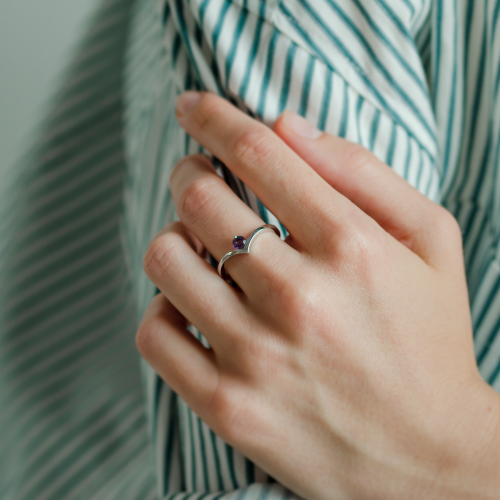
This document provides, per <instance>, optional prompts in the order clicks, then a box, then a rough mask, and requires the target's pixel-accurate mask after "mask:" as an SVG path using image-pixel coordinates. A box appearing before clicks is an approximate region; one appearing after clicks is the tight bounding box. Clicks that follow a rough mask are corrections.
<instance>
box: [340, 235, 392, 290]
mask: <svg viewBox="0 0 500 500" xmlns="http://www.w3.org/2000/svg"><path fill="white" fill-rule="evenodd" d="M338 251H339V254H338V255H339V257H340V259H339V262H341V263H342V266H343V267H344V269H346V270H348V272H349V274H356V275H357V276H359V277H360V278H361V280H362V281H363V282H364V283H365V284H368V283H370V282H372V281H373V278H374V274H375V272H376V270H377V269H378V268H379V264H380V260H381V258H382V256H383V243H382V241H381V239H380V238H378V237H376V236H375V235H373V234H370V232H367V231H363V230H362V229H360V228H350V230H349V231H348V232H346V233H345V234H344V235H343V236H342V238H341V242H340V245H339V248H338Z"/></svg>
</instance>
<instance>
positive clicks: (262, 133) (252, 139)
mask: <svg viewBox="0 0 500 500" xmlns="http://www.w3.org/2000/svg"><path fill="white" fill-rule="evenodd" d="M273 142H274V141H273V139H272V137H271V136H270V133H269V131H267V130H265V129H263V128H261V127H259V129H258V130H248V131H245V132H243V134H242V135H241V136H240V137H238V139H237V140H236V142H235V144H234V151H233V153H234V156H235V159H236V161H237V162H238V163H243V164H245V165H255V164H260V163H266V164H267V163H269V162H272V163H275V160H276V147H275V145H274V144H273Z"/></svg>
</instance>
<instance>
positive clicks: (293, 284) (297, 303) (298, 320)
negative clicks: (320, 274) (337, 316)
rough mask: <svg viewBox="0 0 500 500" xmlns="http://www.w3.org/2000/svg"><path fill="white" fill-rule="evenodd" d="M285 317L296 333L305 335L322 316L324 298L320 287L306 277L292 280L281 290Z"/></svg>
mask: <svg viewBox="0 0 500 500" xmlns="http://www.w3.org/2000/svg"><path fill="white" fill-rule="evenodd" d="M280 297H281V301H282V305H281V309H282V310H283V317H285V318H287V320H288V322H289V324H290V327H291V328H293V330H294V331H296V332H298V333H301V334H304V333H305V332H307V330H308V329H309V328H311V325H313V324H314V319H315V318H317V317H318V315H319V314H321V310H322V306H323V297H322V293H321V290H320V289H319V287H318V286H317V285H316V284H314V283H312V282H311V281H310V280H308V279H307V278H305V277H304V276H300V277H297V278H293V279H290V280H289V281H288V283H286V285H285V286H284V287H282V289H281V290H280Z"/></svg>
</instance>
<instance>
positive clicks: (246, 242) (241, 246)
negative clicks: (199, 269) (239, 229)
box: [217, 224, 281, 280]
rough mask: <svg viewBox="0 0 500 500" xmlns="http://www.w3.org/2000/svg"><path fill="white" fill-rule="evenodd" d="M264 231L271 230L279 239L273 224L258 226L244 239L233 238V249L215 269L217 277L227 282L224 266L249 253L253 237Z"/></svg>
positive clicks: (279, 234)
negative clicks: (233, 258)
mask: <svg viewBox="0 0 500 500" xmlns="http://www.w3.org/2000/svg"><path fill="white" fill-rule="evenodd" d="M266 230H272V231H274V232H275V233H276V234H277V235H278V236H279V237H280V238H281V232H280V230H279V229H278V228H277V227H276V226H275V225H273V224H263V225H262V226H259V227H258V228H257V229H256V230H255V231H253V232H252V234H251V235H250V236H249V237H248V238H247V239H245V238H244V237H243V236H235V237H234V238H233V248H234V250H232V251H231V252H228V253H227V254H226V255H224V257H222V259H221V260H220V262H219V266H218V267H217V271H218V272H219V276H220V277H221V278H222V279H224V280H228V279H229V278H230V276H229V275H228V274H227V273H226V271H225V269H224V264H225V263H226V262H227V261H228V260H229V259H230V258H231V257H234V256H235V255H242V254H245V253H250V245H251V244H252V241H253V240H254V239H255V237H256V236H257V235H258V234H260V233H262V232H264V231H266Z"/></svg>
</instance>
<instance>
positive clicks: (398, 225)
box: [274, 111, 461, 264]
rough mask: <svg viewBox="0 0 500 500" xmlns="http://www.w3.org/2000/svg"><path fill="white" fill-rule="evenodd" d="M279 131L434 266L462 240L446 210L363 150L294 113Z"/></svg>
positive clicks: (286, 116)
mask: <svg viewBox="0 0 500 500" xmlns="http://www.w3.org/2000/svg"><path fill="white" fill-rule="evenodd" d="M274 131H275V133H276V134H277V135H278V136H279V137H281V139H283V141H285V143H286V144H288V146H289V147H290V148H292V149H293V150H294V151H295V152H296V153H297V154H298V155H299V156H300V157H301V158H302V159H304V160H305V161H306V162H307V163H308V164H309V165H310V166H311V167H312V168H313V169H314V170H315V171H316V172H317V173H318V174H319V175H320V176H321V177H323V179H325V180H326V182H328V183H329V184H330V185H331V186H332V187H333V188H334V189H336V190H337V191H338V192H339V193H341V194H343V195H344V196H345V197H346V198H348V199H349V200H351V201H352V202H353V203H354V204H355V205H357V206H358V207H359V208H360V209H361V210H363V211H364V212H365V213H366V214H367V215H369V216H370V217H372V218H373V219H374V220H375V221H376V222H377V223H378V224H379V225H380V226H381V227H382V228H383V229H385V230H386V231H387V232H388V233H389V234H391V235H392V236H393V237H394V238H396V239H397V240H398V241H400V242H401V243H402V244H403V245H405V246H407V247H408V248H409V249H410V250H412V251H413V252H414V253H416V254H417V255H419V256H420V257H422V259H423V260H424V261H426V262H428V263H429V264H437V261H438V260H442V259H440V257H443V256H442V255H441V254H443V250H442V249H443V243H444V244H445V246H444V248H448V247H449V236H450V235H452V239H453V240H454V241H455V239H456V237H457V234H456V233H457V231H458V237H459V234H460V229H459V228H458V224H457V223H456V220H455V219H454V218H453V216H452V215H451V214H450V213H449V212H448V211H447V210H445V209H444V208H443V207H441V206H440V205H437V204H436V203H434V202H432V201H431V200H429V199H428V198H426V197H425V196H424V195H423V194H421V193H420V192H419V191H418V190H417V189H415V188H414V187H413V186H411V185H410V184H409V183H408V182H407V181H406V180H404V179H403V178H402V177H400V176H399V175H398V174H397V173H396V172H394V171H393V170H392V169H391V168H390V167H388V166H387V165H386V164H385V163H383V162H382V161H380V160H379V159H378V158H377V157H376V156H375V155H373V154H372V153H371V152H370V151H368V150H367V149H365V148H363V147H362V146H360V145H358V144H355V143H352V142H349V141H346V140H344V139H341V138H340V137H336V136H333V135H331V134H327V133H323V132H321V131H319V130H318V129H316V128H314V127H313V126H312V125H311V124H310V123H309V122H307V121H306V120H305V119H304V118H302V117H301V116H299V115H297V114H295V113H292V112H290V111H285V112H284V113H283V114H282V115H281V116H280V117H279V118H278V120H277V121H276V123H275V125H274ZM460 248H461V247H460ZM448 259H449V255H448Z"/></svg>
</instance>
